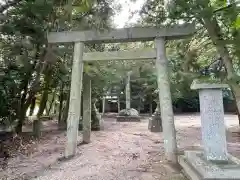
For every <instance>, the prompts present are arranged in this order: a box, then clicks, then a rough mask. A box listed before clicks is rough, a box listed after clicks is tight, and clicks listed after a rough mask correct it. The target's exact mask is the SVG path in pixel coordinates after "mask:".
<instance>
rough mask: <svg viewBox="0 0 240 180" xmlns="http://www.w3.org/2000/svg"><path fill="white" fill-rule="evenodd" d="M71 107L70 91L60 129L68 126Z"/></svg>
mask: <svg viewBox="0 0 240 180" xmlns="http://www.w3.org/2000/svg"><path fill="white" fill-rule="evenodd" d="M69 105H70V90H69V92H68V94H67V100H66V106H65V108H64V110H63V115H62V118H61V120H60V122H59V129H65V128H66V126H67V118H68V111H69Z"/></svg>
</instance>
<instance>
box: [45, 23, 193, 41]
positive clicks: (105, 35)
mask: <svg viewBox="0 0 240 180" xmlns="http://www.w3.org/2000/svg"><path fill="white" fill-rule="evenodd" d="M195 31H196V30H195V26H194V25H193V24H183V25H176V26H173V27H161V28H156V27H132V28H122V29H113V30H106V31H103V32H99V31H91V30H90V31H71V32H66V31H65V32H50V33H49V34H48V37H47V38H48V42H49V43H65V42H90V43H99V42H100V43H103V42H104V43H108V42H130V41H152V40H154V39H155V38H156V37H167V38H168V39H179V38H183V37H186V36H189V35H190V34H193V33H194V32H195Z"/></svg>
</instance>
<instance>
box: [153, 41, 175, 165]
mask: <svg viewBox="0 0 240 180" xmlns="http://www.w3.org/2000/svg"><path fill="white" fill-rule="evenodd" d="M155 43H156V49H157V60H156V69H157V76H158V90H159V93H158V94H159V102H160V109H161V117H162V120H163V123H162V124H163V136H164V147H165V154H166V156H167V159H168V161H170V162H172V163H177V154H176V152H177V141H176V130H175V125H174V115H173V107H172V98H171V91H170V82H169V75H168V61H167V58H166V49H165V40H164V38H157V39H156V40H155Z"/></svg>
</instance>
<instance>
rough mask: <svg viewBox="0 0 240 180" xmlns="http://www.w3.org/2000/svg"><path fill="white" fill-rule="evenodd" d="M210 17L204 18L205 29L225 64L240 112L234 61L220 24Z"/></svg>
mask: <svg viewBox="0 0 240 180" xmlns="http://www.w3.org/2000/svg"><path fill="white" fill-rule="evenodd" d="M210 17H212V18H210ZM210 17H204V18H203V23H204V26H205V28H206V29H207V31H208V34H209V36H210V38H211V40H212V42H213V44H215V46H216V49H217V51H218V53H219V54H220V56H221V58H222V60H223V62H224V65H225V68H226V71H227V79H228V83H229V85H230V86H231V89H232V92H233V93H234V97H235V101H236V104H237V108H238V112H240V86H239V84H238V82H237V81H236V80H235V79H236V76H237V74H236V73H235V71H234V68H233V63H232V59H231V57H230V54H229V51H228V49H227V47H226V45H225V43H224V41H223V39H222V32H221V29H220V27H219V25H218V22H217V20H216V18H215V17H214V15H213V14H211V15H210Z"/></svg>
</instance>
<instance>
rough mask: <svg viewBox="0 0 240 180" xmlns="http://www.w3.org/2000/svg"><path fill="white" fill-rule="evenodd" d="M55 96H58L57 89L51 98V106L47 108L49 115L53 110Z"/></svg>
mask: <svg viewBox="0 0 240 180" xmlns="http://www.w3.org/2000/svg"><path fill="white" fill-rule="evenodd" d="M55 96H56V91H54V92H53V97H52V100H51V102H50V104H49V108H48V109H47V110H46V111H47V115H48V116H49V115H50V112H51V110H52V106H53V104H54V101H55Z"/></svg>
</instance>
